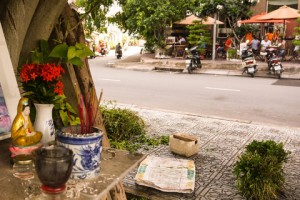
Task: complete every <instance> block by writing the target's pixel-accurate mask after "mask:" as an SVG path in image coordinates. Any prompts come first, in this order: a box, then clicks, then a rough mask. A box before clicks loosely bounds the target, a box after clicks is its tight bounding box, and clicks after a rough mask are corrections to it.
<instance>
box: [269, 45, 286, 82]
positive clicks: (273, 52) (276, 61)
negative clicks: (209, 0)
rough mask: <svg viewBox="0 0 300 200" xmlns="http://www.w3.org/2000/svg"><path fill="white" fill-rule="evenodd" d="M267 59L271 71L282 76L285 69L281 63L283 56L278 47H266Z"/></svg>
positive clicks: (279, 76)
mask: <svg viewBox="0 0 300 200" xmlns="http://www.w3.org/2000/svg"><path fill="white" fill-rule="evenodd" d="M266 53H267V55H266V59H267V64H268V69H269V73H270V74H273V75H275V76H277V78H278V79H280V78H281V74H282V72H283V71H284V69H283V66H282V64H281V60H282V57H280V55H279V54H278V47H268V48H267V49H266Z"/></svg>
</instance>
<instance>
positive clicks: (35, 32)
mask: <svg viewBox="0 0 300 200" xmlns="http://www.w3.org/2000/svg"><path fill="white" fill-rule="evenodd" d="M66 5H67V1H63V0H51V1H49V0H40V1H39V4H38V7H37V9H36V11H35V13H34V15H33V18H32V20H31V22H30V26H29V28H28V31H27V33H26V36H25V39H24V44H23V47H22V51H21V58H20V59H19V60H20V61H22V59H24V58H27V57H28V53H29V52H30V51H32V50H33V49H34V48H36V47H37V42H38V41H39V40H48V39H49V36H50V34H51V32H52V31H53V28H54V26H55V24H56V22H57V19H58V17H59V16H60V14H61V12H62V11H63V9H64V7H65V6H66Z"/></svg>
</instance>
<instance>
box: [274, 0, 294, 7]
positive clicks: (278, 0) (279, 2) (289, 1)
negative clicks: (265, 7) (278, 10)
mask: <svg viewBox="0 0 300 200" xmlns="http://www.w3.org/2000/svg"><path fill="white" fill-rule="evenodd" d="M268 2H269V5H276V6H284V5H294V4H297V3H298V0H284V1H283V0H269V1H268Z"/></svg>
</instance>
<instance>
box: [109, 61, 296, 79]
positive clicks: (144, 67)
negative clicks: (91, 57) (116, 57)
mask: <svg viewBox="0 0 300 200" xmlns="http://www.w3.org/2000/svg"><path fill="white" fill-rule="evenodd" d="M153 65H155V64H151V63H147V64H145V63H140V62H132V63H118V62H117V63H108V64H107V67H113V68H118V69H128V70H134V71H166V72H181V73H188V72H187V70H186V69H185V67H184V68H183V67H182V68H179V67H167V66H166V67H161V66H153ZM264 72H265V73H264ZM262 73H263V74H262ZM267 73H268V72H267V71H266V70H259V71H258V72H257V73H256V74H255V77H261V78H275V79H277V78H276V76H274V75H269V74H267ZM192 74H208V75H222V76H244V77H251V76H249V75H247V74H242V70H229V69H205V68H204V69H197V70H195V71H193V73H192ZM293 75H295V76H297V77H293ZM255 77H254V78H255ZM281 79H289V80H300V76H299V74H298V73H297V74H287V73H283V74H282V77H281Z"/></svg>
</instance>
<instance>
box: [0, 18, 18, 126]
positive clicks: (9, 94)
mask: <svg viewBox="0 0 300 200" xmlns="http://www.w3.org/2000/svg"><path fill="white" fill-rule="evenodd" d="M0 84H1V87H2V90H3V94H4V99H5V102H6V105H7V110H8V113H9V116H10V119H11V121H13V119H14V118H15V116H16V114H17V106H18V102H19V100H20V98H21V95H20V91H19V89H18V84H17V80H16V76H15V73H14V70H13V66H12V63H11V60H10V56H9V52H8V49H7V45H6V40H5V38H4V34H3V29H2V26H1V23H0Z"/></svg>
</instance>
